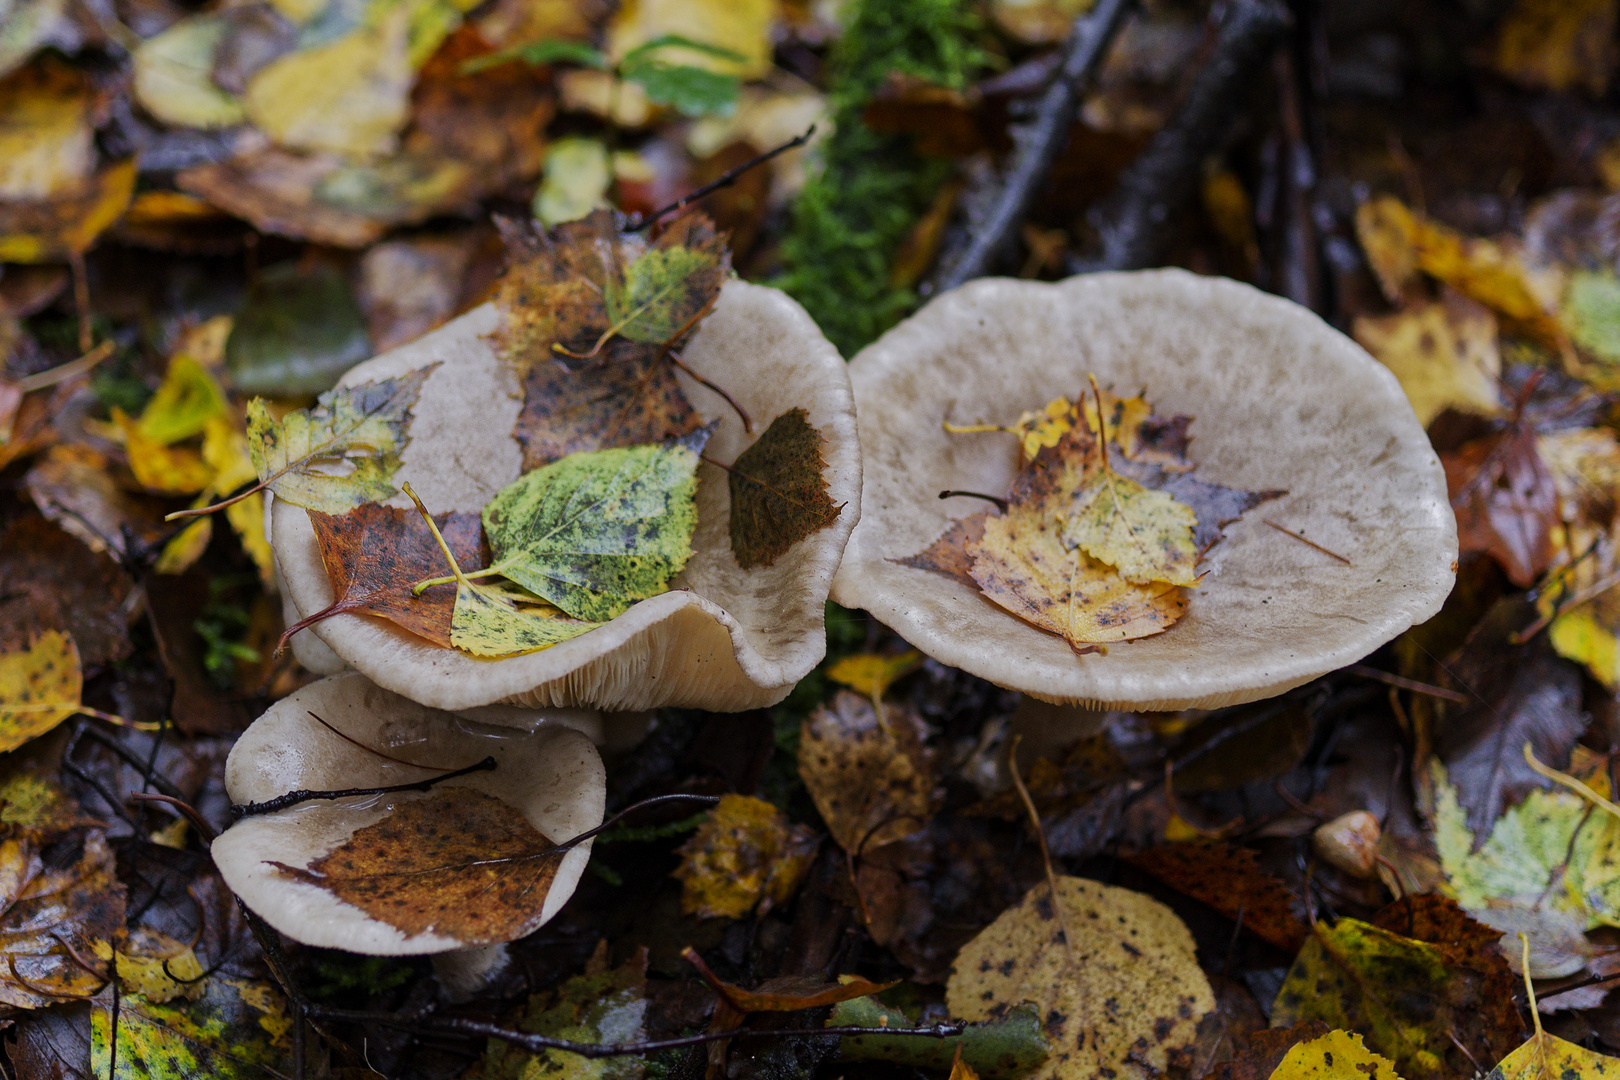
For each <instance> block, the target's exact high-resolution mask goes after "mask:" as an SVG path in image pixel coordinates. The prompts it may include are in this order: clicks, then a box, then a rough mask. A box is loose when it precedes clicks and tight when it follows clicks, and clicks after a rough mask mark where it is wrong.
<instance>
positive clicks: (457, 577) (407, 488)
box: [401, 481, 467, 596]
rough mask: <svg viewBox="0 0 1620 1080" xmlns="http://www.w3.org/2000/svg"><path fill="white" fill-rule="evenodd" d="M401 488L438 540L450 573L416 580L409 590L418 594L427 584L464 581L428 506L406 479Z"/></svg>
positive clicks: (464, 578)
mask: <svg viewBox="0 0 1620 1080" xmlns="http://www.w3.org/2000/svg"><path fill="white" fill-rule="evenodd" d="M401 490H403V491H404V492H405V494H407V495H409V496H410V497H411V502H413V503H415V504H416V509H417V512H418V513H420V514H421V515H422V520H423V521H425V522H427V527H428V529H430V530H431V531H432V533H433V539H435V540H437V541H438V542H439V550H440V551H442V552H444V557H445V560H446V561H448V562H449V563H450V573H451V576H450V577H447V578H433V579H432V580H430V581H425V582H417V584H416V587H415V588H414V589H412V590H411V592H412V593H413V594H414V595H417V596H420V595H421V594H422V590H423V589H425V588H427V587H428V586H429V585H433V584H438V583H441V582H451V581H454V582H455V583H456V584H457V585H460V584H463V583H466V582H467V575H466V574H463V573H462V572H461V564H460V563H458V562H456V556H455V554H454V553H453V552H451V550H450V545H449V544H447V543H445V542H444V534H443V533H441V532H439V526H438V525H436V524H434V521H433V515H432V514H430V513H428V508H427V507H425V506H423V505H422V500H421V499H419V498H417V497H416V492H414V491H412V490H411V485H410V482H409V481H407V482H406V483H404V484H402V485H401Z"/></svg>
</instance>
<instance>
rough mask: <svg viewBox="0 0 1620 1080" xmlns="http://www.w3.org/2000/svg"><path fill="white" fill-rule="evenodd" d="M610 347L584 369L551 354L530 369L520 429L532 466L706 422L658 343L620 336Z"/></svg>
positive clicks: (673, 434) (526, 464)
mask: <svg viewBox="0 0 1620 1080" xmlns="http://www.w3.org/2000/svg"><path fill="white" fill-rule="evenodd" d="M604 352H605V354H604V355H603V356H602V357H601V358H599V359H597V360H596V361H594V362H593V363H590V364H587V365H586V366H585V367H583V368H581V369H579V370H578V371H569V370H568V369H567V368H566V367H564V366H563V365H562V364H560V363H556V362H554V361H544V360H540V361H536V362H535V364H534V366H533V367H531V368H530V369H529V372H528V375H527V376H525V378H524V385H523V410H522V412H520V413H519V414H518V422H517V427H516V429H515V430H514V431H513V435H514V436H515V437H516V438H517V441H518V443H519V445H521V446H522V447H523V468H524V469H525V470H529V469H538V468H539V467H541V466H542V465H548V464H550V463H551V462H553V461H556V460H558V459H559V458H563V457H567V456H568V455H569V454H573V453H577V452H579V451H581V450H606V449H610V448H612V447H619V446H639V445H643V444H646V443H655V442H663V441H664V440H666V439H673V438H677V437H679V436H682V435H689V434H691V433H692V432H694V431H696V430H698V429H699V428H701V427H702V426H703V418H702V417H701V416H699V415H698V413H697V410H696V409H694V408H692V405H691V403H690V402H689V401H687V399H686V394H685V392H684V391H682V390H681V386H680V384H679V383H678V382H676V381H675V371H674V367H673V365H670V364H666V363H663V362H662V361H661V360H660V358H659V356H658V353H657V351H656V350H653V349H650V348H648V347H646V346H643V345H637V344H634V343H632V342H613V343H610V344H609V345H608V347H607V349H606V350H605V351H604Z"/></svg>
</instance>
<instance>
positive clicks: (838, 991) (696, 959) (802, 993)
mask: <svg viewBox="0 0 1620 1080" xmlns="http://www.w3.org/2000/svg"><path fill="white" fill-rule="evenodd" d="M681 957H682V959H684V960H685V961H686V962H687V963H689V964H691V965H692V966H693V967H695V968H697V969H698V974H699V975H701V976H703V981H704V982H706V983H708V984H709V985H710V986H711V987H713V988H714V992H715V993H717V994H719V995H720V997H721V998H722V999H724V1001H725V1003H726V1004H727V1005H730V1006H731V1007H732V1008H733V1009H735V1010H737V1011H738V1012H740V1013H751V1012H799V1011H800V1010H802V1009H819V1008H823V1007H824V1006H827V1005H836V1004H838V1003H839V1002H840V1001H853V1000H854V999H855V998H858V997H866V996H868V995H870V994H881V993H883V991H885V990H887V989H889V988H890V987H893V986H898V985H899V980H898V979H897V980H895V981H894V982H887V983H875V982H872V981H870V980H868V979H863V978H861V977H860V976H859V975H846V976H844V978H843V979H842V980H841V981H839V982H836V983H832V984H830V985H829V984H828V983H826V982H824V981H822V979H821V978H819V977H818V976H815V975H786V976H782V977H780V978H776V979H768V980H766V982H764V983H762V984H761V985H760V987H759V989H758V990H744V989H743V988H742V987H740V986H734V985H732V984H731V983H728V982H722V981H721V980H720V979H719V978H717V977H716V976H715V974H714V972H712V971H710V970H709V965H707V964H705V963H704V962H703V958H702V957H701V956H699V955H698V953H697V950H696V949H693V948H691V947H690V946H688V947H687V948H686V949H683V950H682V951H681Z"/></svg>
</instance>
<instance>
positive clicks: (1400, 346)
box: [1355, 294, 1502, 427]
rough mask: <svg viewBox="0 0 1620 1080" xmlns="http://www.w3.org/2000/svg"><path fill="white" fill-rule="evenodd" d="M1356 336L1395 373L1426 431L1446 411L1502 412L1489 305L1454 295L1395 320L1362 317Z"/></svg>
mask: <svg viewBox="0 0 1620 1080" xmlns="http://www.w3.org/2000/svg"><path fill="white" fill-rule="evenodd" d="M1355 337H1356V341H1358V342H1360V343H1361V345H1362V347H1363V348H1365V349H1366V350H1367V351H1368V352H1370V353H1372V354H1373V355H1374V356H1376V357H1377V358H1378V360H1379V362H1380V363H1382V364H1383V365H1384V366H1385V367H1387V368H1389V370H1390V371H1392V372H1394V373H1395V377H1396V378H1397V379H1399V380H1400V382H1401V389H1402V390H1405V391H1406V397H1407V400H1409V401H1410V402H1411V403H1412V411H1413V412H1415V413H1417V418H1418V423H1420V424H1422V425H1423V426H1425V427H1427V426H1428V425H1429V421H1431V420H1433V419H1434V418H1435V417H1436V416H1439V415H1440V413H1441V412H1442V411H1443V410H1445V409H1457V410H1460V411H1463V412H1470V413H1478V414H1482V415H1485V416H1495V415H1497V414H1498V413H1500V412H1501V402H1500V396H1499V393H1498V391H1497V385H1496V384H1497V380H1498V379H1499V378H1500V377H1501V374H1502V358H1501V355H1500V353H1499V352H1498V350H1497V346H1496V317H1495V316H1494V315H1492V314H1491V312H1490V309H1489V308H1487V307H1485V306H1484V305H1483V304H1480V303H1477V302H1475V301H1472V300H1469V299H1467V298H1466V297H1462V296H1458V295H1455V294H1453V295H1451V296H1448V297H1446V299H1445V300H1444V301H1441V302H1437V303H1419V304H1415V305H1413V306H1411V307H1408V308H1406V309H1405V310H1402V311H1398V312H1396V313H1395V314H1393V315H1382V316H1376V317H1375V316H1367V315H1363V316H1358V317H1357V318H1356V321H1355Z"/></svg>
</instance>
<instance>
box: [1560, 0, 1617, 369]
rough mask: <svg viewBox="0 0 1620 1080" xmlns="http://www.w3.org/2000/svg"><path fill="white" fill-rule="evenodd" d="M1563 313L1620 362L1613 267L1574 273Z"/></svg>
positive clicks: (1570, 325)
mask: <svg viewBox="0 0 1620 1080" xmlns="http://www.w3.org/2000/svg"><path fill="white" fill-rule="evenodd" d="M1609 6H1610V8H1611V10H1612V8H1613V6H1614V5H1613V4H1612V3H1610V5H1609ZM1611 18H1612V14H1611ZM1559 314H1560V316H1561V317H1562V319H1563V323H1564V326H1565V328H1566V329H1567V330H1568V331H1569V336H1570V339H1571V340H1573V341H1574V342H1575V344H1577V345H1579V346H1580V347H1581V348H1583V349H1585V350H1586V351H1587V352H1589V353H1591V354H1592V355H1593V356H1595V357H1597V358H1598V359H1599V360H1602V361H1603V362H1605V363H1608V364H1620V277H1617V276H1616V275H1615V273H1614V271H1613V270H1577V271H1575V272H1574V273H1572V274H1571V275H1570V276H1569V283H1568V284H1567V285H1566V286H1565V287H1564V302H1563V306H1562V308H1561V310H1560V313H1559Z"/></svg>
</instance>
